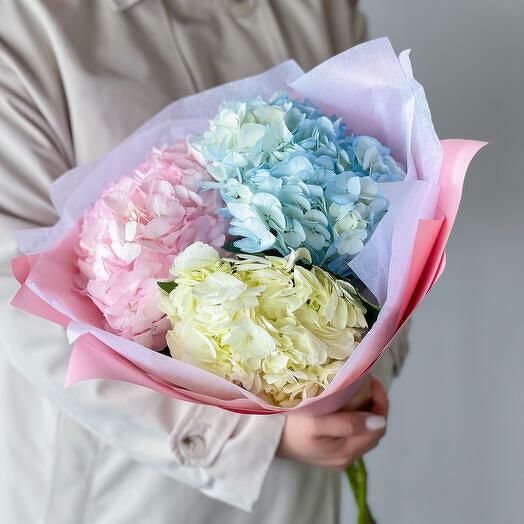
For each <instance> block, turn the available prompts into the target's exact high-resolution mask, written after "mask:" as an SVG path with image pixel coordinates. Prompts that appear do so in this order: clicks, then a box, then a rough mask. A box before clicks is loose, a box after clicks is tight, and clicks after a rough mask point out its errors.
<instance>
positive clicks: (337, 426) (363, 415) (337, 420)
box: [315, 411, 386, 437]
mask: <svg viewBox="0 0 524 524" xmlns="http://www.w3.org/2000/svg"><path fill="white" fill-rule="evenodd" d="M385 426H386V419H385V418H384V417H383V416H381V415H375V414H370V413H368V412H365V411H351V412H346V411H337V412H336V413H331V414H329V415H322V416H320V417H317V418H316V420H315V436H317V437H351V436H355V435H363V434H366V433H368V432H370V431H371V432H373V431H380V430H382V429H384V428H385Z"/></svg>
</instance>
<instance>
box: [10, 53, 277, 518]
mask: <svg viewBox="0 0 524 524" xmlns="http://www.w3.org/2000/svg"><path fill="white" fill-rule="evenodd" d="M64 126H65V127H67V126H66V125H65V124H64ZM0 137H1V140H0V187H1V191H0V347H1V349H2V350H3V351H4V352H5V354H6V356H7V357H8V359H9V360H10V362H11V364H12V365H13V367H14V368H15V369H16V370H17V371H18V372H19V373H20V374H22V375H23V376H24V377H25V378H26V379H27V380H28V381H29V382H30V383H31V384H32V385H33V386H34V387H35V388H36V389H37V390H38V391H40V392H41V393H42V394H43V395H45V396H47V397H48V398H49V399H51V400H52V401H53V402H54V403H55V404H56V405H57V407H58V408H59V409H61V410H62V411H63V412H64V413H65V414H67V415H68V416H69V417H71V418H72V419H74V420H75V421H77V422H78V423H79V424H81V425H82V426H84V427H85V428H87V429H88V430H89V431H90V432H92V433H93V434H95V435H96V436H97V437H99V438H100V439H103V440H104V441H107V442H108V443H110V444H111V445H113V446H115V447H117V448H120V449H121V450H123V451H124V452H125V453H126V454H128V456H129V457H131V458H132V459H135V460H137V461H139V462H141V463H144V464H148V465H151V466H153V467H154V468H156V469H157V470H159V471H161V472H162V473H163V474H165V475H167V476H169V477H172V478H174V479H177V480H179V481H181V482H184V483H187V484H189V485H191V486H193V487H195V488H197V489H199V490H201V491H202V492H203V493H205V494H207V495H209V496H211V497H214V498H217V499H219V500H222V501H224V502H227V503H229V504H232V505H235V506H237V507H240V508H242V509H250V508H251V506H252V505H253V503H254V502H255V500H256V499H257V497H258V493H259V491H260V488H261V485H262V481H263V479H264V477H265V474H266V471H267V469H268V467H269V465H270V463H271V461H272V460H273V457H274V453H275V450H276V448H277V446H278V443H279V440H280V434H281V430H282V427H283V423H284V417H283V416H279V415H277V416H267V417H256V416H246V415H239V414H234V413H229V412H226V411H223V410H220V409H217V408H212V407H207V406H196V405H193V404H188V403H185V402H181V401H177V400H174V399H171V398H169V397H167V396H164V395H161V394H159V393H156V392H153V391H150V390H147V389H145V388H141V387H137V386H135V385H131V384H127V383H124V382H116V381H106V380H93V381H88V382H83V383H79V384H76V385H74V386H72V387H70V388H68V389H67V390H65V389H64V386H63V385H64V377H65V374H66V367H67V363H68V360H69V353H70V348H69V345H68V343H67V340H66V336H65V332H64V329H63V328H61V327H60V326H56V325H54V324H51V323H49V322H46V321H44V320H42V319H39V318H36V317H33V316H31V315H29V314H26V313H24V312H21V311H19V310H17V309H15V308H13V307H11V306H10V305H9V302H10V300H11V298H12V297H13V296H14V294H15V293H16V291H17V287H18V285H17V283H16V281H15V279H14V278H13V277H12V276H11V271H10V260H11V259H12V258H13V257H15V256H16V255H17V254H18V253H17V247H16V244H15V240H14V232H15V231H16V230H18V229H23V228H27V227H35V226H47V225H51V224H52V223H53V222H54V221H55V220H56V216H55V213H54V210H53V207H52V205H51V203H50V201H49V196H48V191H49V186H50V184H51V182H52V181H53V180H54V179H55V178H56V177H57V176H59V175H60V174H62V173H63V172H64V171H66V170H67V169H68V168H70V167H71V164H72V160H71V158H72V157H73V155H72V153H71V149H72V146H71V147H69V146H68V145H67V144H64V140H62V139H61V138H60V136H59V134H57V132H56V129H55V126H54V125H53V123H52V122H50V119H49V118H48V116H47V115H43V114H42V113H41V111H40V110H39V105H38V103H37V102H36V101H35V100H34V98H33V97H32V96H31V94H30V91H29V89H26V87H25V86H24V84H23V83H22V81H21V80H20V77H19V76H18V75H17V74H16V73H15V72H14V71H13V69H12V68H10V67H8V65H7V64H6V63H5V62H1V61H0ZM68 147H69V148H68ZM50 278H60V276H59V275H50Z"/></svg>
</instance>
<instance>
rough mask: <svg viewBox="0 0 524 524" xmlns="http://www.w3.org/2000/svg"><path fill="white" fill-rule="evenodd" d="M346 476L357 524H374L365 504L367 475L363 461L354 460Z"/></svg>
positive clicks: (360, 459)
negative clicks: (356, 515)
mask: <svg viewBox="0 0 524 524" xmlns="http://www.w3.org/2000/svg"><path fill="white" fill-rule="evenodd" d="M346 475H347V477H348V480H349V484H350V486H351V490H352V491H353V495H354V497H355V502H356V503H357V508H358V519H357V524H376V522H375V519H374V518H373V516H372V515H371V511H370V509H369V506H368V503H367V491H368V485H367V481H368V475H367V471H366V465H365V464H364V460H363V459H362V458H359V459H358V460H355V462H353V464H351V466H349V468H348V469H347V470H346Z"/></svg>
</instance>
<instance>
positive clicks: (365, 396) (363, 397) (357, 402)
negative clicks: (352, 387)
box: [342, 376, 373, 411]
mask: <svg viewBox="0 0 524 524" xmlns="http://www.w3.org/2000/svg"><path fill="white" fill-rule="evenodd" d="M372 398H373V382H372V379H371V377H370V376H367V377H366V378H364V380H363V382H362V385H361V386H360V387H359V388H358V390H357V391H356V393H355V394H354V395H353V396H352V397H351V398H350V399H349V402H348V403H347V404H346V405H345V406H344V407H343V408H342V411H358V410H360V411H364V408H366V407H367V406H368V405H369V404H370V403H371V400H372Z"/></svg>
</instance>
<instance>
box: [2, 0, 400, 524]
mask: <svg viewBox="0 0 524 524" xmlns="http://www.w3.org/2000/svg"><path fill="white" fill-rule="evenodd" d="M0 10H1V11H0V14H1V15H2V16H0V72H1V74H0V136H2V141H1V142H0V180H1V182H2V191H1V192H0V240H1V242H0V268H1V274H0V275H1V276H0V278H1V280H0V282H1V286H0V289H1V295H0V296H1V314H0V326H1V331H0V345H1V348H2V352H1V354H0V370H1V377H2V378H1V384H2V386H3V390H4V395H3V404H2V409H1V410H0V413H1V415H0V419H1V421H2V424H1V427H2V428H3V431H2V441H1V446H2V448H3V455H4V456H5V457H6V461H5V462H4V463H3V467H4V471H6V472H7V475H4V476H3V478H2V481H1V483H0V500H1V501H2V504H1V509H0V511H1V513H0V514H1V515H2V517H3V519H2V521H3V522H7V523H8V524H18V523H28V522H43V523H52V524H62V523H63V524H70V523H73V522H74V523H76V522H86V523H96V524H99V523H100V524H103V523H105V522H107V523H111V524H117V523H129V522H147V523H148V524H157V523H158V524H160V523H165V522H170V523H171V522H173V523H178V522H181V523H182V522H191V523H195V524H198V523H209V522H213V523H217V524H220V523H222V522H224V523H225V522H227V523H239V524H240V523H258V522H271V523H276V524H277V523H289V522H297V523H305V524H307V523H317V522H322V523H326V524H329V523H335V522H338V511H339V496H340V482H341V475H340V470H344V469H345V468H346V467H347V466H348V465H349V464H351V463H352V462H353V461H354V460H355V459H356V458H358V457H360V456H362V455H363V454H364V453H366V452H367V451H369V450H370V449H372V448H373V447H375V446H376V445H377V444H378V442H379V441H380V439H381V437H382V436H383V435H384V433H385V429H386V418H387V414H388V400H387V394H386V391H385V388H387V386H388V385H389V383H390V381H391V379H392V378H393V376H395V375H397V374H398V372H399V369H400V367H401V365H402V362H403V360H404V358H405V355H406V352H407V347H408V346H407V340H406V333H405V331H404V332H402V334H401V336H400V337H399V338H398V339H397V340H396V341H395V343H394V346H393V348H392V349H391V350H389V351H387V352H386V353H384V355H383V357H382V358H381V359H380V360H379V361H378V363H377V364H376V366H375V368H374V370H373V377H374V378H367V379H366V380H365V381H364V382H363V383H362V385H361V387H360V389H359V390H358V392H357V393H356V395H355V396H354V397H353V398H352V399H351V401H350V403H348V404H347V405H346V406H345V407H344V409H342V410H340V411H339V412H336V413H333V414H329V415H322V416H317V417H314V416H311V415H289V416H283V415H274V416H268V417H257V416H255V415H240V414H234V413H230V412H227V411H222V410H220V409H217V408H212V407H207V406H197V405H193V404H188V403H185V402H182V401H178V400H174V399H172V398H169V397H167V396H163V395H161V394H159V393H156V392H153V391H150V390H147V389H145V388H139V387H136V386H134V385H131V384H128V383H124V382H115V381H105V380H97V381H90V382H84V383H81V384H77V385H75V386H73V387H71V388H69V389H64V387H63V383H64V376H65V373H66V367H67V362H68V358H69V348H68V343H67V339H66V335H65V331H64V330H63V328H61V327H58V326H54V325H51V324H49V323H47V322H44V321H42V320H40V319H37V318H35V317H29V316H28V315H26V314H24V313H22V312H20V311H18V310H16V309H14V308H12V307H10V306H9V302H10V300H11V298H12V296H13V295H14V294H15V291H16V289H15V282H14V280H13V279H12V278H11V274H10V268H9V262H10V260H11V259H12V258H13V257H14V256H16V254H17V248H16V243H15V240H14V231H15V230H18V229H23V228H29V227H35V226H43V225H50V224H52V223H53V222H54V220H55V219H56V217H55V215H54V211H53V207H52V205H51V202H50V201H49V198H48V196H47V195H48V189H49V185H50V184H51V182H52V181H53V180H54V179H56V178H57V177H58V176H60V175H61V174H62V173H63V172H65V171H67V170H68V169H70V168H72V167H74V166H75V165H80V164H85V163H88V162H91V161H94V160H95V159H97V158H98V157H99V156H100V155H102V154H104V153H106V152H107V151H109V150H111V148H113V147H114V146H115V145H117V144H118V143H119V142H120V141H121V140H122V139H124V138H125V137H126V136H128V135H129V134H130V133H132V132H133V130H134V129H135V128H136V127H137V126H139V125H140V124H142V123H143V122H144V121H146V120H147V119H148V118H150V117H151V116H152V115H154V114H155V113H157V112H158V111H159V110H160V109H161V108H162V107H164V106H165V105H166V104H168V103H169V102H172V101H173V100H176V99H179V98H182V97H184V96H186V95H189V94H192V93H195V92H198V91H201V90H204V89H207V88H209V87H212V86H214V85H218V84H221V83H224V82H227V81H231V80H235V79H238V78H241V77H244V76H246V75H252V74H256V73H258V72H261V71H263V70H265V69H267V68H269V67H271V66H272V65H275V64H277V63H279V62H281V61H283V60H286V59H288V58H294V59H296V60H297V61H298V62H299V64H300V65H301V66H302V67H303V68H304V69H305V70H308V69H310V68H312V67H313V66H314V65H316V64H317V63H320V62H322V61H323V60H326V59H327V58H329V56H331V55H333V54H335V53H337V52H340V51H343V50H345V49H347V48H349V47H351V46H352V45H354V44H357V43H359V42H362V41H363V40H365V38H366V22H365V19H364V17H363V15H362V14H361V12H360V11H359V10H358V7H357V6H356V2H353V1H348V0H338V1H331V2H329V3H328V2H324V1H322V0H308V1H306V2H305V1H303V0H273V1H269V0H259V1H255V0H220V1H203V2H192V1H189V0H165V1H160V0H141V1H138V0H93V1H92V2H80V1H78V2H66V1H63V2H59V3H53V4H52V5H50V4H48V3H47V2H43V1H40V0H39V1H34V2H31V3H30V2H19V1H14V0H13V1H9V2H5V3H4V4H3V5H2V7H0ZM53 278H60V275H58V274H57V275H54V277H53Z"/></svg>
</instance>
